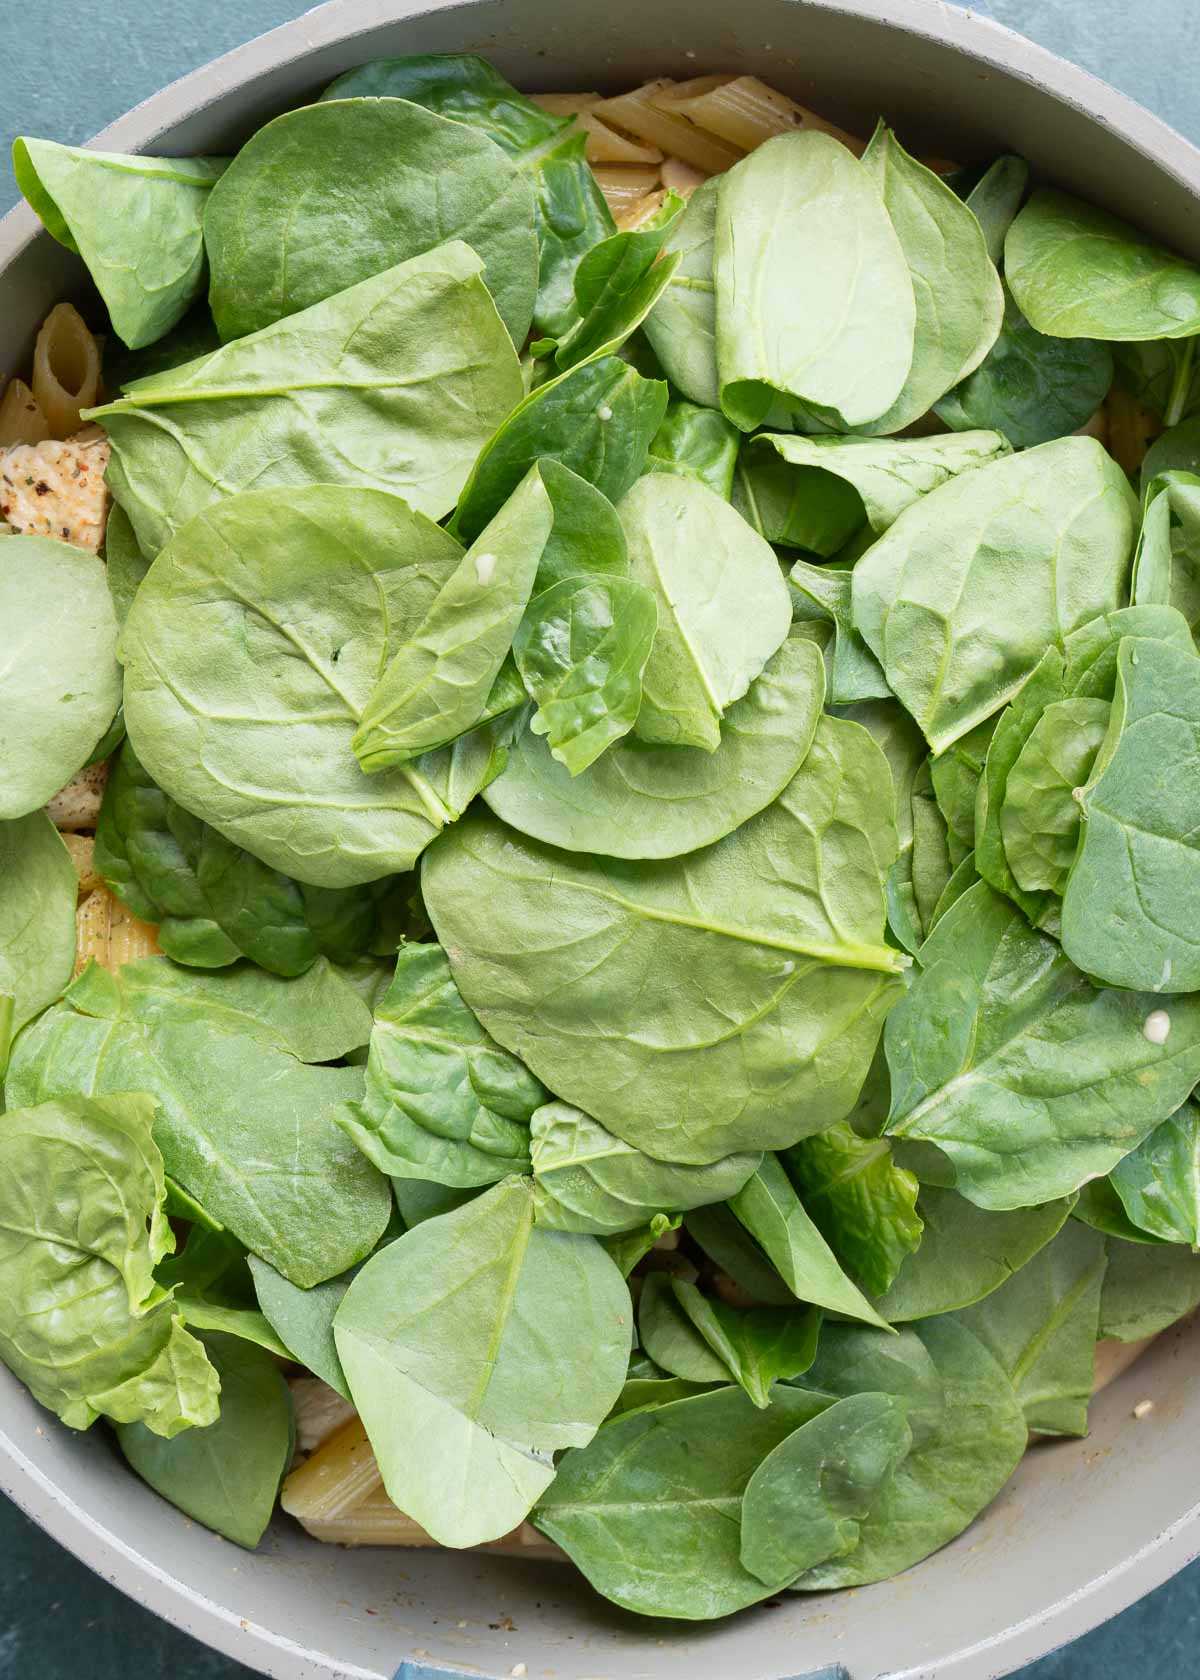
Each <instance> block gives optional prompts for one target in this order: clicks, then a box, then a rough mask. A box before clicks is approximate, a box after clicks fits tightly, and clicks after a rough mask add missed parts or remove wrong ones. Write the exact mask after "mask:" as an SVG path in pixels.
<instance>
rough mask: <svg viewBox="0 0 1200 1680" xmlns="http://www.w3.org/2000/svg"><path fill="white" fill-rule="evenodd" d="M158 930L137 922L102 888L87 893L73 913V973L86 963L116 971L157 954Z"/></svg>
mask: <svg viewBox="0 0 1200 1680" xmlns="http://www.w3.org/2000/svg"><path fill="white" fill-rule="evenodd" d="M159 949H160V948H159V943H158V930H157V929H156V928H153V927H151V926H150V924H149V922H141V921H139V920H138V918H137V917H136V916H135V915H134V914H133V912H132V911H130V910H127V909H126V908H125V906H124V905H123V904H122V903H121V902H120V900H119V899H116V898H114V897H113V895H112V893H110V892H109V890H108V888H107V887H105V886H100V887H97V888H95V889H94V890H93V891H92V892H90V893H88V894H87V896H86V897H85V898H84V900H83V902H82V903H81V904H80V906H79V909H78V910H77V911H76V913H75V972H76V974H79V973H81V972H82V970H83V969H85V968H86V967H87V965H88V963H89V962H96V963H98V964H99V965H100V967H101V968H109V969H117V968H120V967H121V965H122V964H123V963H127V962H136V961H137V959H138V958H139V957H154V956H157V955H158V954H159Z"/></svg>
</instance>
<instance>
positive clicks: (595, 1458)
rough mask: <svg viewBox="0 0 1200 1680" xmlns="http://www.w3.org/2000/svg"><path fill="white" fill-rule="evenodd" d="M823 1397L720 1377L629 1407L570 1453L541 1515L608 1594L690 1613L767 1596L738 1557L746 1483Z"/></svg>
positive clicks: (646, 1608)
mask: <svg viewBox="0 0 1200 1680" xmlns="http://www.w3.org/2000/svg"><path fill="white" fill-rule="evenodd" d="M827 1404H828V1401H827V1400H826V1399H825V1398H824V1397H822V1396H818V1395H815V1394H805V1393H803V1392H802V1391H801V1390H799V1389H795V1388H776V1389H775V1390H774V1392H773V1394H772V1396H771V1404H770V1405H769V1406H768V1407H766V1409H765V1410H759V1409H758V1408H756V1407H755V1406H754V1404H753V1403H752V1402H751V1400H750V1399H749V1398H748V1397H747V1396H746V1395H745V1394H743V1393H742V1391H741V1389H739V1388H718V1389H715V1390H714V1391H713V1392H712V1393H711V1394H697V1395H693V1396H692V1397H691V1398H690V1399H687V1400H676V1401H674V1402H673V1403H671V1404H669V1405H665V1406H656V1407H654V1408H653V1409H650V1410H645V1411H636V1412H627V1413H626V1414H625V1415H624V1416H623V1417H619V1418H616V1419H615V1420H614V1421H613V1422H612V1423H610V1424H607V1425H606V1426H605V1428H604V1429H602V1430H601V1431H600V1433H599V1435H597V1437H596V1439H595V1440H594V1441H593V1442H592V1444H591V1446H590V1447H585V1448H584V1449H583V1450H582V1451H575V1452H569V1453H567V1454H565V1455H564V1457H563V1459H562V1460H561V1462H560V1463H559V1466H558V1475H557V1476H556V1478H555V1480H554V1483H553V1485H552V1486H551V1487H549V1488H548V1489H547V1490H546V1492H545V1493H544V1494H543V1496H542V1499H541V1502H540V1504H539V1505H538V1507H537V1510H536V1511H535V1512H534V1517H533V1520H534V1523H535V1524H536V1526H537V1527H538V1528H540V1529H541V1531H542V1533H543V1534H546V1535H548V1536H549V1537H550V1539H551V1540H554V1541H555V1542H556V1543H557V1544H558V1545H560V1546H561V1547H562V1548H563V1550H564V1551H565V1552H566V1553H567V1556H568V1557H569V1558H570V1559H571V1561H572V1562H573V1563H574V1564H575V1565H576V1567H577V1568H579V1569H581V1570H582V1571H583V1573H584V1575H586V1576H587V1578H588V1580H589V1581H590V1582H591V1583H592V1585H593V1586H594V1587H595V1588H596V1590H597V1591H598V1592H602V1593H603V1594H604V1596H605V1597H606V1598H610V1599H612V1600H613V1601H614V1603H616V1604H619V1605H621V1606H622V1607H623V1608H624V1609H626V1610H635V1611H638V1612H640V1613H641V1614H643V1615H648V1616H672V1617H676V1618H679V1619H683V1620H688V1621H702V1620H704V1619H705V1618H707V1617H712V1616H726V1615H729V1614H731V1613H732V1612H733V1611H735V1610H740V1609H742V1608H744V1607H745V1606H746V1605H747V1604H754V1603H756V1602H757V1601H758V1600H759V1599H762V1598H767V1597H769V1596H770V1592H771V1589H770V1588H769V1587H766V1586H764V1585H763V1583H762V1582H761V1581H760V1580H759V1579H758V1577H757V1576H755V1575H752V1574H751V1573H750V1572H749V1570H748V1569H746V1568H745V1567H744V1566H743V1564H742V1562H741V1558H740V1517H741V1507H742V1495H743V1494H744V1492H745V1489H746V1484H747V1483H748V1482H749V1480H750V1477H751V1476H752V1474H753V1473H754V1471H755V1470H756V1469H757V1467H758V1465H759V1464H760V1463H761V1462H762V1460H763V1459H764V1458H765V1457H766V1456H767V1454H768V1453H769V1452H771V1451H772V1449H773V1448H775V1447H777V1446H778V1445H779V1444H780V1442H781V1441H783V1440H785V1439H786V1438H787V1437H788V1436H789V1435H790V1434H791V1433H792V1431H793V1430H795V1429H796V1428H798V1427H799V1426H800V1425H801V1424H803V1423H807V1421H808V1420H809V1418H812V1417H815V1416H816V1415H817V1413H818V1412H821V1411H823V1410H824V1409H825V1407H826V1405H827Z"/></svg>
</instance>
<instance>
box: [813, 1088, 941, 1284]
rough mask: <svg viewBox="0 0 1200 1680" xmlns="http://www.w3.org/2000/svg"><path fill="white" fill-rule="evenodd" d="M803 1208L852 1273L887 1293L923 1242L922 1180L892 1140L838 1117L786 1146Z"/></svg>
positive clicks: (854, 1276)
mask: <svg viewBox="0 0 1200 1680" xmlns="http://www.w3.org/2000/svg"><path fill="white" fill-rule="evenodd" d="M780 1161H781V1162H782V1164H783V1168H784V1171H785V1172H786V1173H787V1175H788V1177H789V1178H790V1179H791V1181H792V1183H793V1184H794V1185H795V1187H796V1190H797V1191H798V1192H799V1194H800V1198H801V1200H802V1202H803V1206H804V1210H805V1212H806V1213H807V1214H808V1216H809V1218H810V1219H811V1220H812V1222H813V1224H814V1225H815V1226H816V1227H817V1230H818V1231H819V1232H820V1233H821V1235H822V1236H823V1237H824V1238H825V1241H826V1242H827V1243H828V1244H829V1246H830V1248H831V1249H832V1250H833V1252H834V1254H835V1255H836V1256H837V1258H838V1260H839V1261H840V1262H841V1264H842V1265H843V1266H844V1267H845V1268H846V1270H847V1271H848V1272H849V1274H850V1276H851V1277H852V1278H854V1280H855V1281H856V1282H857V1283H858V1284H859V1285H860V1286H861V1287H862V1288H863V1289H864V1290H866V1292H867V1293H868V1294H870V1295H882V1294H883V1292H884V1291H885V1290H886V1289H887V1288H888V1286H889V1285H890V1284H891V1283H892V1281H893V1280H894V1278H895V1276H896V1273H897V1272H898V1271H899V1270H900V1267H901V1265H902V1263H903V1261H904V1259H905V1256H906V1255H909V1254H912V1253H913V1252H914V1250H915V1249H916V1248H917V1247H918V1246H919V1244H920V1241H921V1218H920V1215H919V1214H918V1212H917V1190H918V1185H917V1181H916V1179H915V1178H914V1176H913V1175H912V1173H910V1172H906V1171H905V1169H904V1168H903V1167H900V1166H897V1164H896V1162H895V1160H894V1159H893V1155H892V1146H891V1144H890V1143H889V1142H888V1140H887V1139H886V1138H863V1137H859V1135H858V1133H857V1132H856V1131H855V1130H854V1128H853V1126H851V1125H850V1124H849V1123H848V1122H847V1121H845V1120H842V1121H839V1122H838V1124H837V1125H835V1126H829V1127H828V1128H827V1129H826V1130H825V1131H823V1132H817V1133H816V1134H815V1135H814V1136H813V1137H810V1138H805V1139H804V1141H803V1142H802V1143H796V1144H793V1145H792V1147H791V1148H790V1149H785V1150H782V1151H781V1152H780Z"/></svg>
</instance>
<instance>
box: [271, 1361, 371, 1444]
mask: <svg viewBox="0 0 1200 1680" xmlns="http://www.w3.org/2000/svg"><path fill="white" fill-rule="evenodd" d="M288 1387H289V1388H290V1389H291V1391H292V1411H293V1413H294V1415H295V1419H296V1451H297V1452H298V1453H299V1454H301V1455H302V1456H303V1457H307V1456H308V1454H309V1453H312V1452H315V1451H316V1450H317V1448H318V1447H319V1446H321V1445H322V1444H323V1443H324V1442H325V1441H327V1440H328V1439H329V1437H330V1436H331V1435H332V1434H333V1432H334V1430H336V1429H340V1428H341V1427H342V1425H343V1424H346V1423H349V1421H350V1419H351V1418H352V1417H356V1416H357V1413H356V1412H355V1410H354V1407H353V1406H352V1405H351V1404H350V1402H349V1400H344V1399H343V1398H342V1396H341V1395H340V1394H339V1393H338V1391H337V1390H336V1389H335V1388H330V1386H329V1384H328V1383H327V1382H322V1381H321V1379H320V1377H293V1378H292V1379H291V1380H290V1382H289V1383H288Z"/></svg>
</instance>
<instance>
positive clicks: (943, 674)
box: [854, 438, 1136, 753]
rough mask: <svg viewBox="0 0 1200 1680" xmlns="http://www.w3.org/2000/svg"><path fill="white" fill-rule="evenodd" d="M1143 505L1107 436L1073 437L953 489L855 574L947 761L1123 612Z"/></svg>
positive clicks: (928, 732)
mask: <svg viewBox="0 0 1200 1680" xmlns="http://www.w3.org/2000/svg"><path fill="white" fill-rule="evenodd" d="M1135 514H1136V503H1135V501H1134V499H1133V495H1132V492H1131V491H1130V489H1129V485H1128V482H1127V480H1126V478H1125V475H1124V473H1122V472H1121V470H1120V468H1119V467H1118V466H1117V465H1116V463H1115V462H1114V461H1113V460H1112V459H1111V457H1110V456H1109V455H1108V454H1107V453H1106V452H1105V450H1104V449H1103V448H1102V447H1101V445H1100V444H1098V443H1097V442H1096V440H1095V439H1094V438H1061V439H1059V440H1058V441H1057V442H1054V443H1046V444H1042V445H1041V447H1040V448H1038V449H1031V450H1027V451H1026V452H1025V453H1023V454H1020V455H1013V456H1010V457H1006V458H1004V459H1002V460H999V461H993V462H990V463H988V464H987V465H986V466H982V467H978V468H976V469H975V471H973V472H969V473H964V474H963V475H962V476H961V477H959V478H955V479H951V480H950V481H949V482H948V483H946V484H943V485H941V486H940V487H939V488H938V489H936V490H933V491H931V492H930V493H929V495H927V496H925V497H923V498H922V499H921V500H920V501H919V502H917V503H916V504H915V505H914V506H913V507H910V508H908V509H906V510H905V512H904V513H902V514H901V515H900V517H899V518H898V519H897V520H896V522H895V524H894V525H893V526H892V527H891V529H890V530H889V531H887V532H886V533H885V534H884V535H883V536H882V537H881V538H880V539H879V541H878V542H877V543H875V545H874V546H873V547H872V548H870V549H869V550H868V551H867V553H866V554H865V555H864V556H863V558H862V559H861V560H860V561H859V562H858V564H857V566H855V568H854V620H855V624H856V625H857V627H858V629H859V631H860V632H861V633H862V635H863V636H864V638H865V639H866V641H867V644H868V645H869V647H870V648H871V651H872V652H873V653H874V654H875V656H876V658H877V659H878V660H879V662H880V664H881V665H882V666H883V669H884V672H885V674H886V676H887V679H888V682H889V683H890V684H891V686H892V689H893V690H894V692H895V693H896V695H897V696H898V698H899V699H900V700H901V701H902V702H903V704H904V705H905V706H907V708H908V709H909V711H910V712H911V713H912V715H913V716H914V717H915V718H916V720H917V722H918V723H919V724H920V725H921V728H922V729H923V730H924V732H925V736H926V739H927V740H928V742H929V744H930V746H931V747H932V748H933V750H934V751H935V752H937V753H941V752H944V751H945V750H946V748H947V747H948V746H950V745H951V743H952V742H954V741H955V740H957V739H958V737H959V736H960V735H965V734H966V733H967V732H968V730H970V729H973V728H974V727H975V725H976V724H978V723H981V722H982V721H983V720H984V719H985V718H988V717H990V716H991V715H992V713H993V712H995V711H998V710H999V709H1000V707H1001V706H1003V705H1004V704H1005V703H1006V702H1007V701H1008V700H1011V699H1012V697H1013V695H1014V694H1015V693H1016V692H1017V690H1018V689H1019V688H1020V686H1021V684H1022V683H1023V682H1024V680H1025V678H1026V677H1027V676H1028V675H1029V673H1030V672H1031V671H1032V670H1033V668H1034V666H1035V665H1036V664H1037V662H1038V660H1039V659H1040V658H1041V656H1042V654H1043V652H1044V651H1045V649H1046V647H1047V646H1048V645H1049V644H1051V643H1055V642H1057V643H1061V641H1062V638H1063V637H1065V636H1066V635H1068V634H1069V633H1070V631H1072V630H1075V629H1077V628H1078V627H1079V626H1080V625H1082V624H1085V623H1086V622H1087V621H1088V620H1089V619H1092V618H1094V617H1096V615H1097V614H1100V613H1104V612H1107V611H1110V610H1112V609H1114V608H1116V607H1117V606H1118V605H1119V604H1120V602H1121V598H1122V595H1123V592H1124V590H1125V587H1126V582H1127V577H1128V568H1129V561H1130V557H1131V550H1132V546H1133V534H1134V518H1135Z"/></svg>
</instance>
